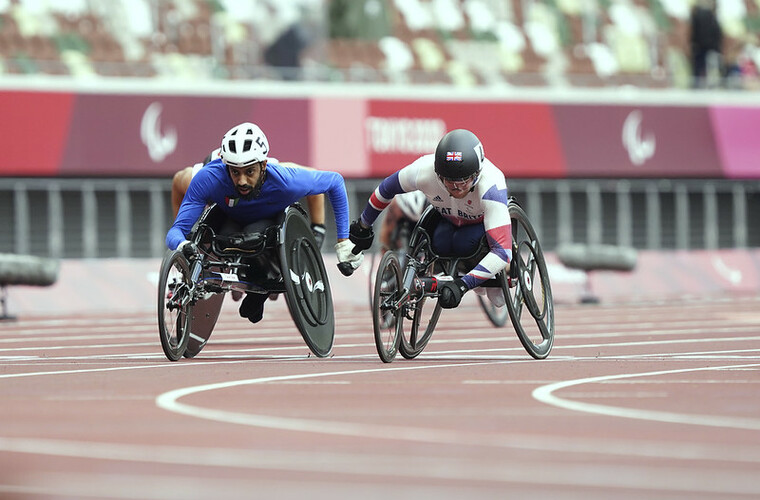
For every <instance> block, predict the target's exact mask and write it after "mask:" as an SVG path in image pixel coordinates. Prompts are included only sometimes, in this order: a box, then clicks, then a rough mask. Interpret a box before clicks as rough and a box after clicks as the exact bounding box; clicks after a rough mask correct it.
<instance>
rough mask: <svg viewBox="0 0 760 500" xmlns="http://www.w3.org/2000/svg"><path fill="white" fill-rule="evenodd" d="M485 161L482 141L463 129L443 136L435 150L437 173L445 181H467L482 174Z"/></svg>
mask: <svg viewBox="0 0 760 500" xmlns="http://www.w3.org/2000/svg"><path fill="white" fill-rule="evenodd" d="M484 159H485V154H484V153H483V145H482V144H480V139H478V137H477V136H476V135H475V134H473V133H472V132H470V131H469V130H465V129H463V128H458V129H456V130H452V131H451V132H449V133H448V134H446V135H444V136H443V139H441V142H439V143H438V147H437V148H435V173H436V174H438V175H439V176H441V177H443V178H444V179H452V180H458V179H466V178H468V177H471V176H473V175H475V174H477V173H480V165H481V163H482V162H483V160H484Z"/></svg>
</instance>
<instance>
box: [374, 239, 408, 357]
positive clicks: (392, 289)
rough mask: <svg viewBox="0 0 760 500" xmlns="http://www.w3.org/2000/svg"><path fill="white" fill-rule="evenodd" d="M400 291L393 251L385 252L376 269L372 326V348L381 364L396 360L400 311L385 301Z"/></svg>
mask: <svg viewBox="0 0 760 500" xmlns="http://www.w3.org/2000/svg"><path fill="white" fill-rule="evenodd" d="M402 288H403V271H402V269H401V263H400V262H399V259H398V256H397V255H396V252H385V254H384V255H383V257H382V259H380V265H379V266H378V269H377V277H376V278H375V290H374V294H373V299H372V303H373V307H372V326H373V328H374V330H375V347H376V348H377V354H378V355H379V356H380V359H381V360H383V363H390V362H391V361H393V359H394V358H395V357H396V353H397V352H398V347H399V341H400V340H401V334H400V333H401V328H402V326H403V316H401V312H400V311H399V310H396V309H393V308H389V307H388V304H387V302H388V301H393V300H396V298H397V297H398V296H399V293H400V291H401V289H402Z"/></svg>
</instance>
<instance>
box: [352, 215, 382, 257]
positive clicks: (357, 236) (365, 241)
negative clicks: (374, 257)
mask: <svg viewBox="0 0 760 500" xmlns="http://www.w3.org/2000/svg"><path fill="white" fill-rule="evenodd" d="M348 239H349V240H351V243H353V244H354V251H355V252H361V251H364V250H367V249H369V247H371V246H372V240H374V239H375V232H374V231H373V230H372V227H366V228H365V227H362V225H361V223H360V222H359V221H358V220H357V221H354V222H352V223H351V227H350V228H349V230H348Z"/></svg>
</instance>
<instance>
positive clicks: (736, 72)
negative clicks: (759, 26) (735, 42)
mask: <svg viewBox="0 0 760 500" xmlns="http://www.w3.org/2000/svg"><path fill="white" fill-rule="evenodd" d="M755 42H756V40H754V37H752V38H750V39H749V40H747V41H746V42H745V43H744V44H743V45H741V46H740V48H739V49H738V53H737V54H736V55H735V56H734V58H733V59H732V60H731V63H730V64H729V65H727V68H726V83H727V86H728V87H729V88H732V89H745V90H758V89H760V70H758V66H757V62H756V61H757V60H758V59H760V53H759V52H760V49H758V48H757V45H756V43H755Z"/></svg>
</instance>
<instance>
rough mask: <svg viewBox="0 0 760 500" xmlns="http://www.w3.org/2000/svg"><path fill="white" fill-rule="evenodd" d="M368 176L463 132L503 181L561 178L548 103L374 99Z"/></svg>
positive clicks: (368, 133)
mask: <svg viewBox="0 0 760 500" xmlns="http://www.w3.org/2000/svg"><path fill="white" fill-rule="evenodd" d="M364 126H365V132H366V144H367V154H368V155H369V159H370V161H369V164H370V172H369V175H370V176H372V177H384V176H386V175H389V174H391V173H392V172H394V171H396V170H398V169H400V168H402V167H404V166H406V165H408V164H409V163H411V162H412V161H414V160H415V159H417V158H418V157H419V156H422V155H423V154H429V153H433V152H434V151H435V147H436V145H437V143H438V141H439V140H440V138H441V137H442V136H443V135H444V134H445V133H446V132H447V131H449V130H453V129H456V128H466V129H469V130H471V131H472V132H474V133H475V134H476V135H477V136H478V137H479V138H480V140H481V142H482V143H483V147H484V149H485V152H486V156H487V157H488V158H489V159H490V160H491V161H492V162H494V163H495V164H496V165H497V166H498V167H499V168H501V169H502V171H504V173H505V174H506V175H507V177H564V176H565V163H564V160H563V157H562V150H561V147H560V141H559V138H558V136H557V133H556V130H555V127H554V122H553V117H552V113H551V108H550V107H549V106H548V105H546V104H533V103H494V102H461V101H458V102H450V101H441V102H437V101H406V100H396V101H382V100H372V101H370V103H369V106H368V115H367V117H366V118H365V123H364Z"/></svg>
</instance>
